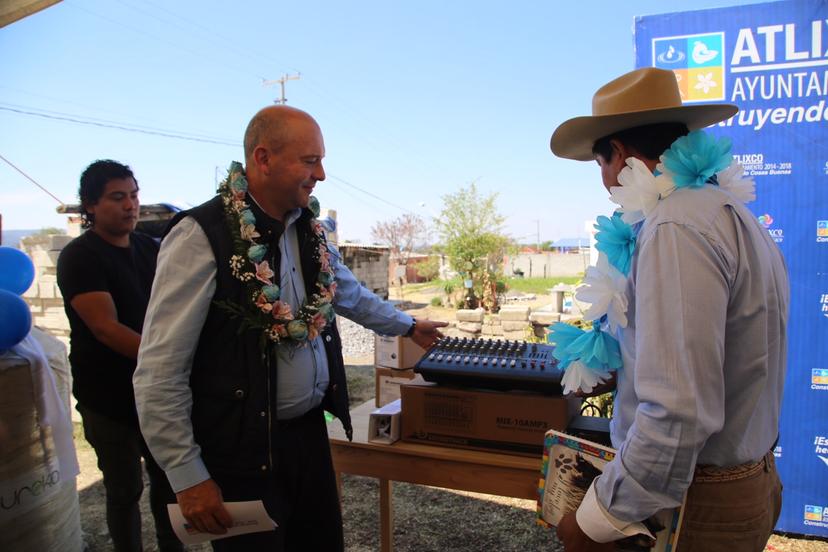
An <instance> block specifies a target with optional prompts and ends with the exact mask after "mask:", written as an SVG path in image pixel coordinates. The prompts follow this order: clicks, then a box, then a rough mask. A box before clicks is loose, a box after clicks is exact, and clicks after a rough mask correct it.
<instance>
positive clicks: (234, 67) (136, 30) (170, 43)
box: [68, 3, 264, 79]
mask: <svg viewBox="0 0 828 552" xmlns="http://www.w3.org/2000/svg"><path fill="white" fill-rule="evenodd" d="M68 5H69V6H73V7H75V8H76V9H79V10H81V11H84V12H86V13H88V14H90V15H94V16H95V17H98V18H100V19H103V20H104V21H109V22H110V23H114V24H115V25H118V26H120V27H123V28H125V29H128V30H130V31H132V32H134V33H138V34H142V35H144V36H148V37H150V38H151V39H153V40H156V41H160V42H164V43H166V44H169V45H170V46H173V47H174V48H178V49H179V50H182V51H184V52H187V53H188V54H191V55H194V56H196V57H197V58H204V55H202V54H200V53H199V52H197V51H194V50H191V49H189V48H187V47H186V46H181V45H180V44H176V43H175V42H172V41H170V40H167V39H165V38H163V37H160V36H157V35H153V34H152V33H148V32H146V31H144V30H142V29H136V28H135V27H133V26H131V25H127V24H126V23H122V22H121V21H118V20H116V19H112V18H111V17H107V16H105V15H101V14H99V13H96V12H94V11H92V10H90V9H87V8H84V7H82V6H79V5H77V4H75V3H70V4H68ZM212 61H213V62H215V63H219V64H221V65H223V66H224V67H226V68H228V69H230V70H232V71H235V72H237V73H242V74H244V75H246V76H250V75H253V76H255V77H256V78H257V79H262V78H264V77H262V76H261V75H256V74H255V73H252V72H250V71H246V70H242V69H240V68H238V67H236V66H235V65H232V64H229V63H223V62H221V61H219V60H218V59H216V58H215V57H213V58H212Z"/></svg>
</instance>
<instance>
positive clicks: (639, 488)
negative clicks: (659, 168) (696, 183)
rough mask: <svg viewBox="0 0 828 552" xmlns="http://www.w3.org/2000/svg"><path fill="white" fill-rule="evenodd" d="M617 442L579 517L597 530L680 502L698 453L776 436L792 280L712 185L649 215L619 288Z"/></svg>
mask: <svg viewBox="0 0 828 552" xmlns="http://www.w3.org/2000/svg"><path fill="white" fill-rule="evenodd" d="M627 295H628V298H629V305H630V306H629V311H628V313H627V317H628V319H629V321H630V322H629V325H628V327H627V328H626V329H624V330H622V333H621V336H620V344H621V352H622V356H623V360H624V369H623V370H622V371H620V372H619V374H618V388H617V395H616V398H615V406H614V418H613V420H612V423H611V436H612V442H613V445H614V446H615V447H616V448H617V449H618V454H617V456H616V458H615V460H613V461H612V462H610V463H609V464H608V465H607V466H606V468H605V470H604V472H603V474H602V475H601V476H600V477H599V478H598V479H596V480H595V482H594V484H593V487H594V491H593V492H591V493H590V496H588V497H587V499H585V501H584V502H583V503H582V505H581V507H580V508H579V509H578V513H577V520H578V524H579V525H580V527H581V528H582V529H583V530H584V532H585V533H586V534H587V535H589V536H590V537H591V538H592V539H593V540H596V541H598V542H608V541H611V540H616V539H618V538H622V537H623V534H622V530H623V528H624V527H626V526H628V525H629V524H631V523H632V522H637V521H641V520H644V519H646V518H648V517H649V516H651V515H652V514H654V513H655V512H657V511H659V510H662V509H665V508H672V507H676V506H678V505H679V504H680V503H681V501H682V498H683V496H684V494H685V491H686V490H687V487H688V486H689V485H690V482H691V481H692V478H693V472H694V469H695V466H696V464H697V463H698V464H712V465H717V466H735V465H738V464H742V463H745V462H749V461H755V460H758V459H760V458H761V457H762V456H763V455H764V454H765V453H767V452H768V450H769V449H770V447H771V446H772V444H773V443H774V441H775V440H776V438H777V432H778V426H779V414H780V408H781V400H782V388H783V384H784V381H785V363H786V333H785V328H786V323H787V316H788V303H789V286H788V277H787V270H786V268H785V263H784V260H783V258H782V254H781V252H780V251H779V248H778V247H777V246H776V244H775V243H774V242H773V240H772V239H771V237H770V236H769V235H768V232H767V231H766V230H765V229H764V228H762V226H761V225H760V224H759V223H758V221H757V220H756V217H755V216H754V215H753V214H752V213H751V212H750V211H749V210H748V209H747V208H746V207H745V206H744V205H743V204H742V203H741V202H740V201H738V200H736V199H734V198H733V197H732V196H730V195H729V194H728V193H726V192H724V191H722V190H721V189H719V188H718V187H717V186H714V185H706V186H705V187H704V188H701V189H695V190H691V189H680V190H677V191H675V192H674V193H672V194H671V195H670V196H668V197H667V198H666V199H664V200H662V201H661V202H659V205H658V206H657V207H656V208H655V210H654V211H653V212H652V213H651V214H650V215H649V216H648V218H647V220H646V221H645V223H644V225H643V227H642V229H641V232H640V233H639V235H638V241H637V246H636V251H635V255H634V258H633V266H632V269H631V271H630V279H629V283H628V288H627Z"/></svg>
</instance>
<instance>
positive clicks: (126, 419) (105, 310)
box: [57, 160, 183, 551]
mask: <svg viewBox="0 0 828 552" xmlns="http://www.w3.org/2000/svg"><path fill="white" fill-rule="evenodd" d="M79 195H80V200H81V211H82V213H81V217H82V220H83V227H84V228H88V231H87V232H85V233H84V234H82V235H81V236H80V237H78V238H76V239H74V240H72V241H71V242H70V243H69V244H68V245H67V246H66V247H65V248H64V249H63V251H62V252H61V254H60V257H59V259H58V266H57V276H58V286H59V287H60V291H61V293H62V294H63V300H64V308H65V309H66V315H67V317H68V318H69V325H70V327H71V352H70V354H69V361H70V363H71V365H72V379H73V382H72V392H73V393H74V395H75V398H76V399H77V401H78V406H77V408H78V411H79V412H80V414H81V417H82V418H83V429H84V434H85V436H86V439H87V441H89V443H90V444H91V445H92V447H93V448H94V449H95V453H96V454H97V456H98V467H99V468H100V469H101V471H102V472H103V476H104V487H105V489H106V521H107V525H108V526H109V533H110V536H111V537H112V541H113V543H114V545H115V550H116V551H122V550H124V551H133V550H135V551H139V550H142V543H141V514H140V510H139V506H138V501H139V499H140V497H141V493H142V491H143V487H144V483H143V477H142V471H141V458H142V457H143V458H144V460H145V464H146V467H147V473H148V475H149V479H150V505H151V508H152V514H153V517H154V518H155V527H156V535H157V538H158V545H159V549H160V550H162V551H167V550H182V549H183V548H182V545H181V543H180V542H179V541H178V539H177V538H176V536H175V534H174V533H173V531H172V529H171V527H170V521H169V517H168V515H167V508H166V505H167V504H168V503H174V502H175V495H174V494H173V493H172V490H171V489H170V486H169V483H168V481H167V478H166V476H165V475H164V472H163V471H162V470H161V469H160V468H159V467H158V465H157V464H156V463H155V461H154V460H153V458H152V456H151V455H150V454H149V451H148V449H147V447H146V444H145V443H144V440H143V438H142V437H141V433H140V431H139V429H138V418H137V414H136V411H135V397H134V393H133V390H132V373H133V372H134V371H135V359H136V356H137V354H138V345H139V344H140V341H141V329H142V326H143V323H144V314H145V312H146V309H147V302H148V301H149V296H150V290H151V289H152V280H153V277H154V275H155V259H156V256H157V254H158V244H157V243H156V242H155V241H154V240H153V239H152V238H151V237H149V236H147V235H145V234H140V233H136V232H134V230H135V225H136V223H137V222H138V210H139V203H138V183H137V182H136V181H135V177H134V175H133V173H132V171H131V170H130V168H129V167H127V166H125V165H122V164H120V163H117V162H115V161H110V160H104V161H96V162H94V163H92V164H91V165H89V167H87V168H86V170H85V171H84V172H83V174H82V175H81V180H80V192H79Z"/></svg>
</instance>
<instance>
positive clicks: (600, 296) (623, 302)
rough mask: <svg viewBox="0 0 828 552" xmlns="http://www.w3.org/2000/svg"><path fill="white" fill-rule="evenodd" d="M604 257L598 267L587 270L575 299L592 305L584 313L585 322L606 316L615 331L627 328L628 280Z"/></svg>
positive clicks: (599, 259) (600, 259)
mask: <svg viewBox="0 0 828 552" xmlns="http://www.w3.org/2000/svg"><path fill="white" fill-rule="evenodd" d="M602 257H603V255H601V256H599V258H598V261H599V265H598V266H590V267H589V268H587V270H586V274H585V275H584V281H583V284H581V285H580V286H579V287H578V289H577V290H576V291H575V299H577V300H578V301H583V302H584V303H589V304H590V306H589V307H588V308H587V309H586V310H585V311H584V313H583V314H584V319H585V320H598V319H600V318H601V317H602V316H604V315H605V314H606V315H607V317H608V322H609V324H610V328H611V329H613V331H614V329H615V328H619V327H622V328H624V327H626V326H627V317H626V312H627V304H628V303H627V295H626V288H627V278H626V277H625V276H624V275H623V274H621V272H619V271H618V270H617V269H616V268H615V267H614V266H612V265H610V264H609V263H608V262H606V260H605V259H602Z"/></svg>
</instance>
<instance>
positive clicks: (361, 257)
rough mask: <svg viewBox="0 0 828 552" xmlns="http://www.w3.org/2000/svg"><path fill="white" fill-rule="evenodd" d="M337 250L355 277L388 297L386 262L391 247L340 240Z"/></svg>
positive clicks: (380, 294)
mask: <svg viewBox="0 0 828 552" xmlns="http://www.w3.org/2000/svg"><path fill="white" fill-rule="evenodd" d="M339 252H340V253H341V254H342V262H343V263H345V266H347V267H348V268H350V269H351V272H353V273H354V276H356V277H357V279H358V280H359V281H360V282H361V283H362V285H364V286H365V287H367V288H368V289H370V290H371V291H373V292H374V293H376V294H377V295H379V296H380V297H382V298H383V299H388V264H389V259H390V257H391V249H390V248H389V247H388V246H387V245H368V244H364V243H355V242H347V241H346V242H341V243H340V244H339Z"/></svg>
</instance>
